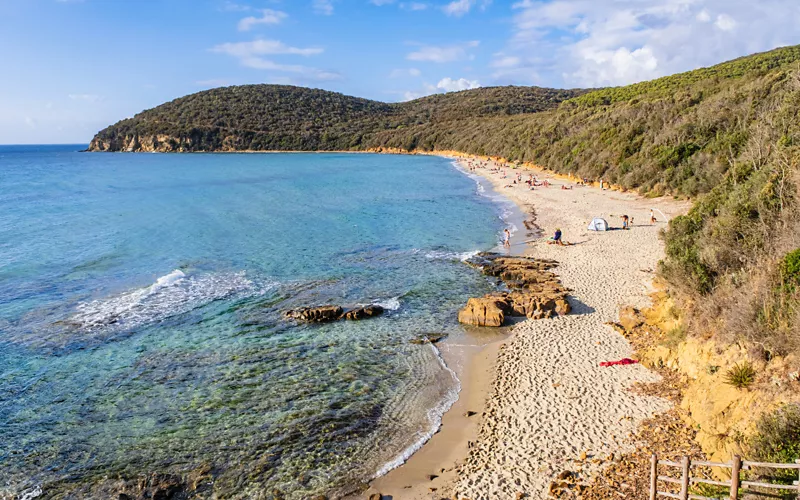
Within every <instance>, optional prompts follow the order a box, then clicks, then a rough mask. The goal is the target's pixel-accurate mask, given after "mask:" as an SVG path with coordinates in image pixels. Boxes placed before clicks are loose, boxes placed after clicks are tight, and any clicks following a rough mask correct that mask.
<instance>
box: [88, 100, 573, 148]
mask: <svg viewBox="0 0 800 500" xmlns="http://www.w3.org/2000/svg"><path fill="white" fill-rule="evenodd" d="M583 92H584V91H580V90H554V89H541V88H537V87H490V88H481V89H475V90H469V91H464V92H457V93H451V94H443V95H433V96H428V97H424V98H421V99H417V100H414V101H411V102H406V103H400V104H386V103H382V102H377V101H370V100H367V99H360V98H357V97H349V96H345V95H342V94H338V93H335V92H328V91H324V90H317V89H307V88H301V87H291V86H285V85H244V86H239V87H224V88H218V89H213V90H207V91H204V92H199V93H197V94H192V95H189V96H186V97H181V98H180V99H176V100H174V101H171V102H168V103H166V104H162V105H161V106H158V107H156V108H153V109H150V110H147V111H144V112H142V113H139V114H138V115H136V116H134V117H133V118H130V119H127V120H123V121H121V122H119V123H117V124H115V125H113V126H111V127H108V128H106V129H105V130H102V131H101V132H99V133H98V134H97V136H96V137H95V138H94V140H93V141H92V145H91V147H90V149H92V150H105V151H127V150H131V151H150V150H157V151H217V150H226V151H241V150H252V151H265V150H300V151H317V150H350V149H354V150H357V149H364V148H367V147H369V146H370V145H371V144H372V143H373V138H374V136H375V134H376V133H378V132H381V131H386V130H399V129H402V128H404V127H409V126H416V125H419V124H423V123H440V122H443V121H452V120H460V119H464V118H468V117H489V116H508V115H514V114H521V113H533V112H536V111H542V110H545V109H552V108H554V107H555V106H557V105H558V103H560V102H562V101H564V100H566V99H569V98H571V97H576V96H579V95H581V94H582V93H583ZM158 136H162V137H163V138H164V139H163V140H158V138H157V137H158ZM154 137H156V140H155V141H153V140H152V139H153V138H154Z"/></svg>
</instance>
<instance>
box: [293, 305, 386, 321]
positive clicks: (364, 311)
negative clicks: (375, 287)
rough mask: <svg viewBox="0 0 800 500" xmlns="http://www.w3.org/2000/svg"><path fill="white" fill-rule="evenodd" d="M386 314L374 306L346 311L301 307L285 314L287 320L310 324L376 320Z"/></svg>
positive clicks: (379, 307)
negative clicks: (343, 320)
mask: <svg viewBox="0 0 800 500" xmlns="http://www.w3.org/2000/svg"><path fill="white" fill-rule="evenodd" d="M383 313H384V309H383V307H381V306H379V305H377V304H372V305H369V306H364V307H356V308H355V309H350V310H349V311H345V310H344V309H343V308H342V306H333V305H328V306H318V307H301V308H300V309H292V310H290V311H286V312H285V313H283V316H284V317H285V318H286V319H293V320H295V321H305V322H308V323H330V322H332V321H338V320H341V319H346V320H351V321H357V320H360V319H366V318H374V317H376V316H380V315H381V314H383Z"/></svg>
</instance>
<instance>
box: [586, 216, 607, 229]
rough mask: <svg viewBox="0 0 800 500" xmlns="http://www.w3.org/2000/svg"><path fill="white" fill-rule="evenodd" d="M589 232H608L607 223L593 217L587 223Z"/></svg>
mask: <svg viewBox="0 0 800 500" xmlns="http://www.w3.org/2000/svg"><path fill="white" fill-rule="evenodd" d="M589 231H608V222H606V220H605V219H601V218H600V217H595V218H594V219H592V222H590V223H589Z"/></svg>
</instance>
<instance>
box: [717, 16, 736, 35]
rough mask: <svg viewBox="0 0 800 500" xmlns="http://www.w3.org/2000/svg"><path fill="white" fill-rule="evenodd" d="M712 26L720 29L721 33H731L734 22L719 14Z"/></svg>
mask: <svg viewBox="0 0 800 500" xmlns="http://www.w3.org/2000/svg"><path fill="white" fill-rule="evenodd" d="M714 26H716V27H717V28H719V29H721V30H722V31H731V30H733V29H734V28H736V21H735V20H734V19H733V18H732V17H731V16H729V15H727V14H720V15H718V16H717V20H716V21H715V22H714Z"/></svg>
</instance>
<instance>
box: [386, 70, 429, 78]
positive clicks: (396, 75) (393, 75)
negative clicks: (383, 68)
mask: <svg viewBox="0 0 800 500" xmlns="http://www.w3.org/2000/svg"><path fill="white" fill-rule="evenodd" d="M421 75H422V71H420V70H418V69H417V68H408V69H393V70H392V72H391V73H389V78H402V77H404V76H413V77H417V76H421Z"/></svg>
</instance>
